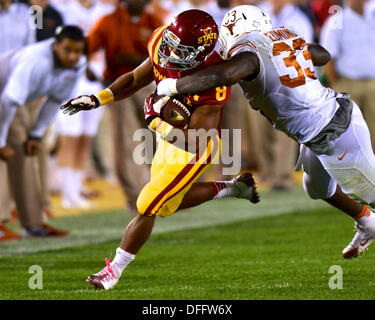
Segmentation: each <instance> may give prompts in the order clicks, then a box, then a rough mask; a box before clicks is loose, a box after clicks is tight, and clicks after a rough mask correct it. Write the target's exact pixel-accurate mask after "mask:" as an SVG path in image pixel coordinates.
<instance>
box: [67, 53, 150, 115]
mask: <svg viewBox="0 0 375 320" xmlns="http://www.w3.org/2000/svg"><path fill="white" fill-rule="evenodd" d="M152 81H153V71H152V63H151V61H150V60H149V59H147V60H145V61H144V62H143V63H142V64H141V65H140V66H138V67H137V68H136V69H134V70H133V71H131V72H128V73H125V74H124V75H122V76H121V77H119V78H118V79H117V80H115V81H114V82H113V83H112V84H111V85H110V86H109V87H108V88H106V89H104V90H103V91H101V92H99V93H97V94H92V95H83V96H79V97H76V98H73V99H71V100H69V101H68V102H67V103H66V104H64V105H63V106H61V107H60V109H61V110H63V112H64V113H68V114H69V115H73V114H75V113H77V112H79V111H82V110H92V109H95V108H98V107H100V106H103V105H105V104H109V103H112V102H114V101H118V100H122V99H125V98H127V97H129V96H131V95H132V94H134V93H135V92H137V91H138V90H140V89H142V88H143V87H145V86H147V85H148V84H150V83H151V82H152Z"/></svg>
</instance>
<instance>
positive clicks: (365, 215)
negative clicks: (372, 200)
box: [354, 205, 375, 228]
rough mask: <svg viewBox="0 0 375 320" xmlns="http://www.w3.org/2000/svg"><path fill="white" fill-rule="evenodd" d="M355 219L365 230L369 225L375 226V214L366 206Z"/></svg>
mask: <svg viewBox="0 0 375 320" xmlns="http://www.w3.org/2000/svg"><path fill="white" fill-rule="evenodd" d="M354 219H355V220H356V221H357V223H358V224H359V225H361V226H362V227H365V228H366V227H367V226H369V225H375V214H374V213H373V212H372V211H371V210H370V209H369V208H368V206H366V205H364V206H363V209H362V211H361V212H360V213H359V214H358V215H356V216H355V217H354Z"/></svg>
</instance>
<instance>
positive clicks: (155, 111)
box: [144, 93, 171, 126]
mask: <svg viewBox="0 0 375 320" xmlns="http://www.w3.org/2000/svg"><path fill="white" fill-rule="evenodd" d="M155 97H156V93H152V94H150V95H149V96H148V98H147V99H146V100H145V104H144V113H145V120H146V123H147V125H148V126H149V125H150V123H151V121H152V120H153V119H155V118H156V117H159V115H160V110H161V108H162V107H163V106H165V105H166V103H167V102H168V100H169V99H170V98H171V97H169V96H165V97H163V98H160V99H159V100H158V101H157V102H155V103H154V98H155Z"/></svg>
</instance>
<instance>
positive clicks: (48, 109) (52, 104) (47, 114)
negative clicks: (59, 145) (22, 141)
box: [29, 98, 61, 138]
mask: <svg viewBox="0 0 375 320" xmlns="http://www.w3.org/2000/svg"><path fill="white" fill-rule="evenodd" d="M60 104H61V102H60V101H55V100H52V99H50V98H49V99H48V100H47V101H46V102H45V103H44V104H43V106H42V107H41V108H40V111H39V114H38V118H37V119H36V122H35V124H34V126H33V128H32V129H31V131H30V133H29V134H30V135H31V136H33V137H37V138H41V137H43V134H44V132H45V131H46V129H47V127H48V126H49V124H50V123H51V122H52V120H53V119H54V118H55V116H56V115H57V112H58V111H59V106H60Z"/></svg>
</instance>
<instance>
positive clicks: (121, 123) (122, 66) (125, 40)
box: [89, 0, 163, 211]
mask: <svg viewBox="0 0 375 320" xmlns="http://www.w3.org/2000/svg"><path fill="white" fill-rule="evenodd" d="M148 4H149V1H148V0H127V1H122V2H120V4H119V6H118V7H117V8H116V10H115V12H113V13H112V14H109V15H107V16H104V17H103V18H101V19H100V20H99V21H98V22H97V24H96V25H95V26H94V28H93V29H92V31H91V32H90V34H89V53H90V54H93V53H95V52H97V51H98V50H100V49H104V50H105V58H106V69H105V71H104V78H105V81H106V86H107V85H108V84H110V83H112V82H113V81H114V80H116V79H117V78H118V77H119V76H121V75H123V74H124V73H127V72H129V71H131V70H133V69H134V68H135V67H137V66H138V65H139V64H141V63H142V62H143V61H144V60H146V59H148V53H147V43H148V39H149V38H150V36H151V34H152V32H153V31H154V30H155V29H156V28H158V27H160V26H161V25H162V24H163V22H162V21H161V20H160V18H159V17H158V15H157V14H152V13H150V12H149V11H148V10H147V9H146V7H147V5H148ZM153 90H154V87H153V86H152V85H151V86H149V87H146V88H144V89H143V90H141V91H139V92H138V93H136V94H134V95H133V96H132V97H130V98H128V99H125V100H121V101H118V102H115V103H113V104H112V105H110V106H109V110H110V111H111V114H112V120H113V133H114V138H113V143H114V144H115V148H114V150H115V162H116V171H117V175H118V178H119V181H120V183H121V185H122V187H123V189H124V191H125V194H126V196H127V200H128V208H129V210H131V211H135V210H136V199H137V196H138V194H139V192H140V191H141V189H142V187H143V186H144V185H145V184H146V182H147V179H148V168H147V167H146V166H141V165H137V164H136V163H135V162H134V160H133V150H134V147H135V145H136V143H135V142H133V133H134V132H135V130H137V129H139V128H145V123H144V116H143V105H144V100H145V98H146V97H147V96H148V95H149V94H150V93H151V92H152V91H153Z"/></svg>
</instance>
